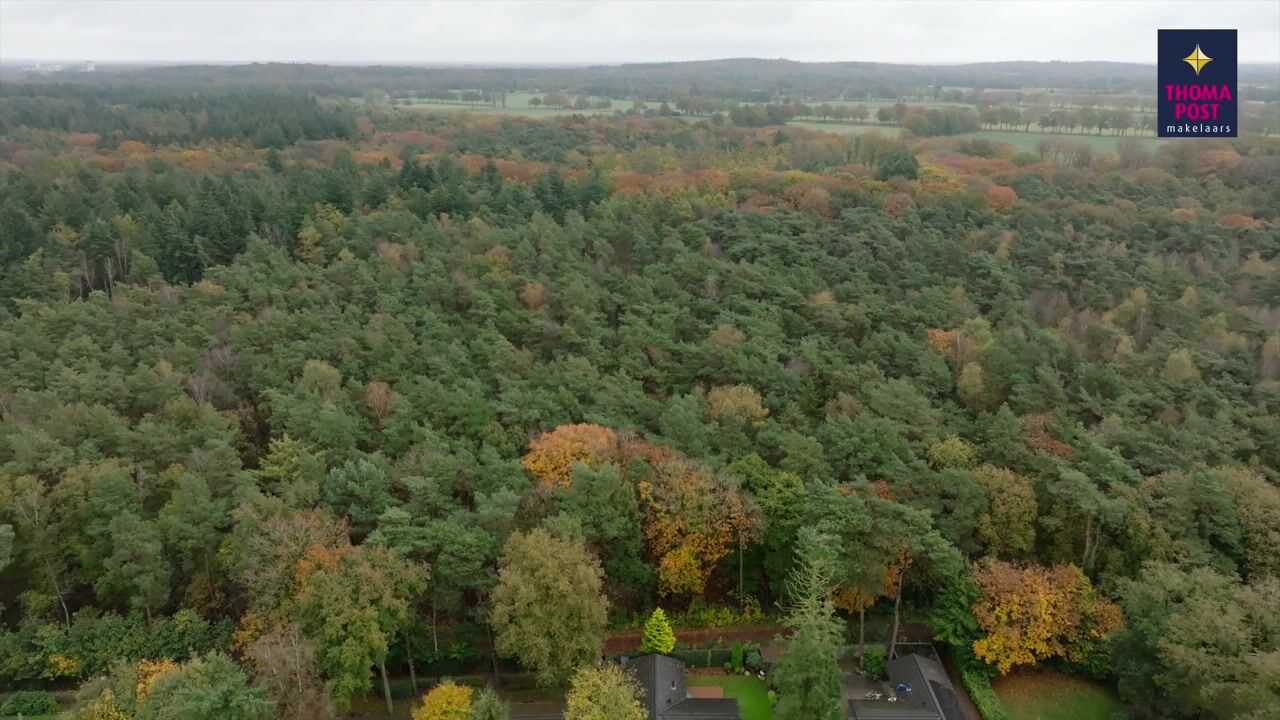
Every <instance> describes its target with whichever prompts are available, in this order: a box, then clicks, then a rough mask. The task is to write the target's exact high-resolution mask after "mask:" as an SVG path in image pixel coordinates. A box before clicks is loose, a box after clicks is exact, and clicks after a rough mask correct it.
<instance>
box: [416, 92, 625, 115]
mask: <svg viewBox="0 0 1280 720" xmlns="http://www.w3.org/2000/svg"><path fill="white" fill-rule="evenodd" d="M534 97H538V98H541V97H543V96H542V95H535V94H533V93H510V94H508V95H507V105H506V107H502V106H501V105H499V106H498V107H493V106H492V105H490V104H488V103H477V104H467V103H456V102H440V101H437V100H431V99H428V98H406V97H398V98H395V100H394V103H395V106H396V107H398V108H405V109H407V110H423V111H434V112H473V113H478V114H482V115H487V114H498V115H522V116H524V117H535V118H536V117H555V116H557V115H575V114H576V115H599V114H602V113H603V114H609V113H612V112H613V111H614V110H616V109H619V108H628V107H631V103H630V102H627V101H620V100H614V101H613V107H611V108H608V109H596V108H588V109H586V110H575V109H573V108H567V109H564V110H561V109H559V108H549V107H542V106H537V107H535V106H532V105H530V104H529V100H530V99H531V98H534ZM600 99H602V98H594V97H593V98H591V100H592V101H593V102H594V101H596V100H600Z"/></svg>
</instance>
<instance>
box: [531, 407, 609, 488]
mask: <svg viewBox="0 0 1280 720" xmlns="http://www.w3.org/2000/svg"><path fill="white" fill-rule="evenodd" d="M617 451H618V434H617V433H615V432H614V431H613V430H610V429H609V428H607V427H603V426H601V425H591V424H589V423H580V424H577V425H561V426H560V427H558V428H556V429H554V430H552V431H551V432H547V433H543V434H542V436H541V437H539V438H538V439H537V440H534V441H533V442H531V443H529V452H528V453H527V454H525V456H524V459H523V460H522V462H523V463H524V468H525V470H528V471H529V474H530V475H532V476H533V478H534V480H535V481H537V483H538V484H539V485H541V486H543V487H568V485H569V483H570V482H571V481H572V475H571V473H572V471H573V466H574V465H575V464H577V463H583V464H585V465H587V466H590V467H593V468H594V467H596V466H597V464H598V463H599V462H601V461H607V460H610V459H612V458H613V457H614V456H615V455H616V454H617Z"/></svg>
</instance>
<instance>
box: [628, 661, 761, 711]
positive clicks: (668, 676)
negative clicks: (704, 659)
mask: <svg viewBox="0 0 1280 720" xmlns="http://www.w3.org/2000/svg"><path fill="white" fill-rule="evenodd" d="M627 667H628V668H629V669H630V670H631V672H632V673H634V674H635V676H636V680H637V681H638V682H639V683H640V687H642V688H644V708H645V711H646V712H648V714H649V718H650V720H677V719H679V720H741V717H742V715H741V714H740V713H739V712H738V701H737V700H734V699H732V698H689V697H686V696H685V679H684V675H685V667H684V663H683V662H680V661H679V660H677V659H675V658H673V657H668V656H666V655H653V654H650V655H641V656H640V657H638V658H634V659H633V660H631V662H630V663H628V664H627Z"/></svg>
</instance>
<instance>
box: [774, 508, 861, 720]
mask: <svg viewBox="0 0 1280 720" xmlns="http://www.w3.org/2000/svg"><path fill="white" fill-rule="evenodd" d="M832 542H833V540H832V538H831V537H829V536H826V535H820V534H818V533H816V532H814V531H813V530H811V529H805V530H804V531H802V532H801V536H800V548H799V557H798V559H797V562H798V564H797V566H796V568H795V569H794V570H793V571H792V574H791V578H790V581H789V583H788V591H789V593H790V595H791V602H792V605H791V609H790V611H789V612H788V613H787V617H786V620H785V621H784V622H785V624H786V625H787V627H790V628H791V629H792V630H793V631H794V632H793V634H792V636H791V638H790V639H789V641H788V645H787V652H786V653H785V654H784V655H783V656H782V657H781V658H780V659H779V660H778V667H777V669H776V670H774V675H773V677H774V686H775V687H776V688H777V690H778V706H777V708H776V709H775V711H774V717H776V718H778V719H779V720H840V719H841V718H843V717H844V712H843V709H842V708H841V702H842V700H843V698H844V683H843V681H842V679H841V671H840V666H839V665H838V664H837V663H838V661H839V659H840V653H841V650H842V647H841V625H840V622H839V620H837V619H836V612H835V605H834V604H833V603H832V601H831V590H832V588H833V587H834V582H833V579H832V578H833V574H834V569H833V565H834V562H835V559H834V553H833V551H832V547H831V545H832Z"/></svg>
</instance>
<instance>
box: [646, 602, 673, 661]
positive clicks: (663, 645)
mask: <svg viewBox="0 0 1280 720" xmlns="http://www.w3.org/2000/svg"><path fill="white" fill-rule="evenodd" d="M675 647H676V635H675V633H674V632H672V631H671V623H670V622H667V614H666V613H665V612H663V611H662V608H655V609H654V611H653V613H652V614H651V615H649V619H648V620H646V621H645V622H644V642H643V644H642V645H641V646H640V649H641V650H643V651H644V652H645V653H658V654H660V655H666V654H667V653H669V652H671V651H672V650H674V649H675Z"/></svg>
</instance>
